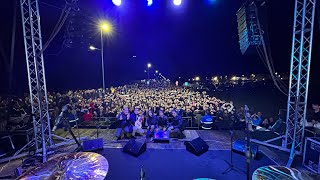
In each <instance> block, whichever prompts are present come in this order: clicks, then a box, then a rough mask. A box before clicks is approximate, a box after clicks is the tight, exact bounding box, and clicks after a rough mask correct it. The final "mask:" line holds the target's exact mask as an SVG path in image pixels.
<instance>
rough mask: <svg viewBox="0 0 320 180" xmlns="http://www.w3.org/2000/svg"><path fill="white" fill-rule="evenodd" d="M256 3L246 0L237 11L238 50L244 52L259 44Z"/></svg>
mask: <svg viewBox="0 0 320 180" xmlns="http://www.w3.org/2000/svg"><path fill="white" fill-rule="evenodd" d="M257 7H259V5H256V4H255V2H254V1H253V2H252V1H246V2H245V3H244V5H243V6H242V7H241V8H240V9H239V10H238V12H237V22H238V34H239V43H240V50H241V53H242V54H245V53H246V52H247V51H248V50H249V52H250V51H252V50H254V48H255V46H256V45H260V44H261V39H260V38H261V37H260V30H259V26H258V17H257V12H256V8H257Z"/></svg>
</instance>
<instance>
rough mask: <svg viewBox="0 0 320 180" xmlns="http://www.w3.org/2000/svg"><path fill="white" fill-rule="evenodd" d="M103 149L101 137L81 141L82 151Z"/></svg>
mask: <svg viewBox="0 0 320 180" xmlns="http://www.w3.org/2000/svg"><path fill="white" fill-rule="evenodd" d="M100 149H103V139H102V138H99V139H91V140H87V141H83V150H84V151H96V150H100Z"/></svg>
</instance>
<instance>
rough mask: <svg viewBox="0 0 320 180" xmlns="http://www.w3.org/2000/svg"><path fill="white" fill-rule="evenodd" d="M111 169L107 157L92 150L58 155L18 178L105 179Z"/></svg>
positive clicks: (28, 179) (34, 179) (35, 179)
mask: <svg viewBox="0 0 320 180" xmlns="http://www.w3.org/2000/svg"><path fill="white" fill-rule="evenodd" d="M108 169H109V163H108V161H107V159H106V158H105V157H103V156H102V155H100V154H97V153H92V152H79V153H72V154H65V155H58V156H56V157H53V158H51V159H50V160H49V161H47V162H45V163H42V164H40V165H39V166H37V167H34V168H32V169H31V170H29V171H28V172H26V173H24V174H23V175H22V176H21V177H19V178H18V179H26V180H30V179H32V180H37V179H41V180H42V179H55V180H57V179H59V180H67V179H95V180H99V179H101V180H103V179H104V178H105V177H106V175H107V173H108Z"/></svg>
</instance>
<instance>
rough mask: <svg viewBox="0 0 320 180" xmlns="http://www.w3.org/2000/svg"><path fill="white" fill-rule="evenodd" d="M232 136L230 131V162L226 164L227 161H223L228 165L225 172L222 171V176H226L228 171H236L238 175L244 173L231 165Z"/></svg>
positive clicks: (232, 133)
mask: <svg viewBox="0 0 320 180" xmlns="http://www.w3.org/2000/svg"><path fill="white" fill-rule="evenodd" d="M233 136H234V132H233V131H230V162H228V161H227V160H224V161H225V162H226V163H227V164H228V166H229V167H228V168H227V169H226V170H225V171H223V172H222V174H227V173H228V172H230V171H237V172H239V173H245V172H244V170H242V169H240V168H238V167H236V166H235V165H234V164H233V152H232V143H233Z"/></svg>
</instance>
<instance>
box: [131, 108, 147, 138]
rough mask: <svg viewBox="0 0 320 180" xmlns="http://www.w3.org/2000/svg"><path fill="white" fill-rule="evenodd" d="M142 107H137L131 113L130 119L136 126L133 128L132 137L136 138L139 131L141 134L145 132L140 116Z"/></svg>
mask: <svg viewBox="0 0 320 180" xmlns="http://www.w3.org/2000/svg"><path fill="white" fill-rule="evenodd" d="M139 113H140V109H139V108H138V107H135V108H134V110H133V113H132V114H131V115H130V121H131V122H132V123H134V127H133V128H132V138H134V139H135V137H136V133H139V134H140V135H141V136H142V135H143V133H144V130H143V129H142V118H141V116H140V114H139Z"/></svg>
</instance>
